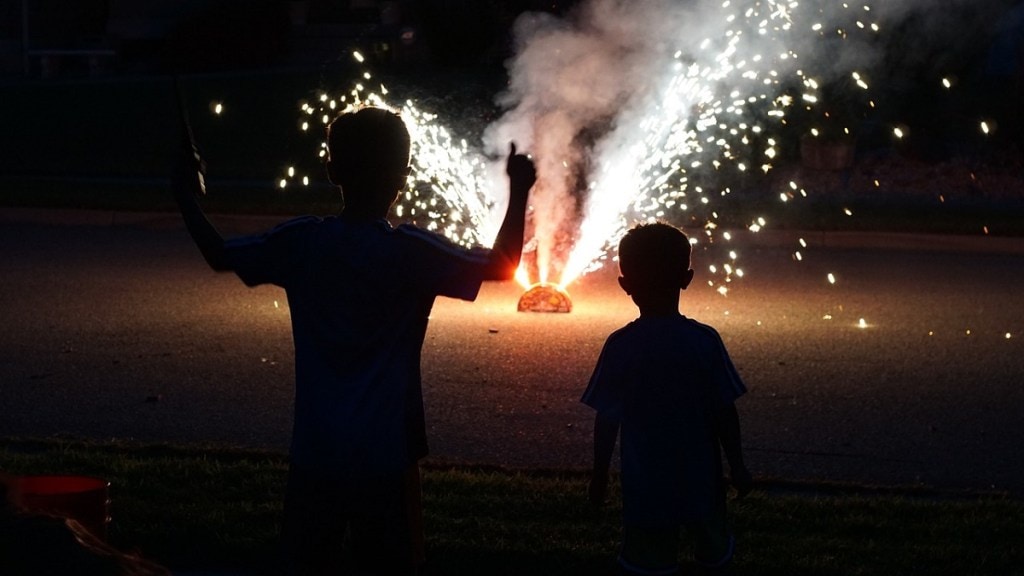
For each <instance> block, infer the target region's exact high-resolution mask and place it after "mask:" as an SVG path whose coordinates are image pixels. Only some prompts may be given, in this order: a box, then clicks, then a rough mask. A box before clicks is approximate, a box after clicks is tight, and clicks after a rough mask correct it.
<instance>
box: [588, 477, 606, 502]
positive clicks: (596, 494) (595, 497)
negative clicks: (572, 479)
mask: <svg viewBox="0 0 1024 576" xmlns="http://www.w3.org/2000/svg"><path fill="white" fill-rule="evenodd" d="M587 496H588V498H589V500H590V503H591V505H593V506H603V505H604V504H605V502H606V501H607V499H608V471H607V470H605V471H603V472H602V471H600V470H594V472H592V473H591V475H590V486H589V487H588V489H587Z"/></svg>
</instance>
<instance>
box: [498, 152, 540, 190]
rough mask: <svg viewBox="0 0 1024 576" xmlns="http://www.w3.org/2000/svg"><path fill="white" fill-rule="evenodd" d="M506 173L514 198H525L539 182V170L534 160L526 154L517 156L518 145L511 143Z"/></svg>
mask: <svg viewBox="0 0 1024 576" xmlns="http://www.w3.org/2000/svg"><path fill="white" fill-rule="evenodd" d="M505 173H506V174H508V179H509V189H510V191H511V193H512V195H513V196H521V197H523V198H524V199H525V196H526V195H527V194H528V193H529V192H530V188H533V184H534V182H536V181H537V169H536V168H535V167H534V165H533V160H531V159H530V157H529V156H527V155H525V154H516V143H515V142H510V143H509V154H508V162H507V163H506V164H505Z"/></svg>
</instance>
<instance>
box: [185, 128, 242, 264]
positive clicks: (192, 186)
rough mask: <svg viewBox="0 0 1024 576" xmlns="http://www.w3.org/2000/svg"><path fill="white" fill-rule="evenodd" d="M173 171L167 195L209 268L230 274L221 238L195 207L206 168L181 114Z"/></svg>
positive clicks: (203, 182)
mask: <svg viewBox="0 0 1024 576" xmlns="http://www.w3.org/2000/svg"><path fill="white" fill-rule="evenodd" d="M173 170H174V172H173V174H172V177H171V191H172V192H173V193H174V199H175V201H176V202H177V203H178V208H179V209H180V210H181V216H182V218H183V219H184V220H185V227H186V228H187V229H188V232H189V234H191V235H192V240H193V241H195V243H196V246H198V247H199V251H200V252H202V254H203V258H205V259H206V263H207V264H209V265H210V268H213V269H214V270H216V271H218V272H223V271H228V270H230V269H231V267H230V266H228V264H227V262H226V260H225V257H224V238H223V237H222V236H221V235H220V232H218V231H217V229H216V228H215V227H214V226H213V224H212V223H211V222H210V221H209V219H207V218H206V214H204V213H203V208H202V206H200V204H199V196H200V195H203V194H206V184H205V181H204V177H205V172H206V165H205V162H204V161H203V159H202V157H201V156H200V154H199V149H198V148H197V147H196V145H195V142H194V141H193V139H192V131H191V130H190V129H189V126H188V122H187V121H186V119H185V115H184V110H182V116H181V136H180V137H179V142H178V148H177V152H176V155H175V161H174V168H173Z"/></svg>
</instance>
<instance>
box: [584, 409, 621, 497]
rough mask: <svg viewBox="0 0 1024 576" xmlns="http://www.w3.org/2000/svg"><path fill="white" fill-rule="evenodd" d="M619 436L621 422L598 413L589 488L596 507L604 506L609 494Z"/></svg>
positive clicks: (595, 423)
mask: <svg viewBox="0 0 1024 576" xmlns="http://www.w3.org/2000/svg"><path fill="white" fill-rule="evenodd" d="M618 436H619V421H618V420H613V419H611V418H608V417H607V416H603V415H602V414H601V413H600V412H598V413H597V417H596V418H594V470H593V472H592V473H591V475H590V488H589V497H590V503H591V504H593V505H595V506H600V505H602V504H604V501H605V498H606V496H607V494H608V468H609V467H610V466H611V463H612V452H614V449H615V440H616V438H618Z"/></svg>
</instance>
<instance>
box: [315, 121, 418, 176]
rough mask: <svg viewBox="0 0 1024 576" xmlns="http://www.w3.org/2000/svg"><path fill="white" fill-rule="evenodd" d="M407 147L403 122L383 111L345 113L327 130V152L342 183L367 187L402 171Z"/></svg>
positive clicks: (407, 154) (406, 161)
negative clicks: (346, 182) (349, 182)
mask: <svg viewBox="0 0 1024 576" xmlns="http://www.w3.org/2000/svg"><path fill="white" fill-rule="evenodd" d="M410 147H411V140H410V138H409V130H408V129H407V128H406V127H405V122H404V121H403V120H402V118H401V117H400V116H399V115H398V114H395V113H394V112H391V111H390V110H385V109H384V108H373V107H366V108H360V109H359V110H356V111H355V112H347V113H344V114H341V115H339V116H338V117H337V118H335V119H334V120H333V121H332V122H331V124H330V125H329V126H328V127H327V150H328V152H329V153H330V158H331V163H332V164H334V165H335V166H336V170H337V173H338V174H339V175H340V176H341V177H342V179H343V180H350V181H355V182H359V183H361V184H368V183H372V182H374V181H375V180H377V179H379V178H390V177H393V175H394V174H396V173H399V172H404V171H405V170H406V169H407V168H408V167H409V151H410Z"/></svg>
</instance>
